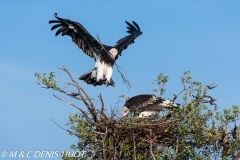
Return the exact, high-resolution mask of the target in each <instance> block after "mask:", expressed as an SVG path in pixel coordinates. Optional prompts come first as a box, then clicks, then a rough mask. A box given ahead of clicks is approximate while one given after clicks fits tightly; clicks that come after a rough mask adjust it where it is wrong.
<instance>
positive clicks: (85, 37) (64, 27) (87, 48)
mask: <svg viewBox="0 0 240 160" xmlns="http://www.w3.org/2000/svg"><path fill="white" fill-rule="evenodd" d="M54 16H55V17H56V19H57V20H51V21H49V23H50V24H51V23H56V24H55V25H54V26H52V28H51V30H54V29H56V28H59V27H60V28H59V29H58V31H57V32H56V34H55V36H57V35H59V34H60V33H62V36H64V35H68V36H70V37H71V38H72V41H73V42H74V43H75V44H76V45H77V46H78V47H79V48H80V49H82V51H83V52H84V53H86V54H87V55H88V56H90V57H94V53H96V54H100V52H101V44H100V43H99V42H98V41H97V40H96V39H95V38H94V37H93V36H92V35H91V34H90V33H89V32H88V31H87V30H86V29H85V28H84V27H83V26H82V25H81V24H80V23H78V22H74V21H71V20H69V19H63V18H60V17H58V16H57V13H55V15H54Z"/></svg>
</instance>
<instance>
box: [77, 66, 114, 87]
mask: <svg viewBox="0 0 240 160" xmlns="http://www.w3.org/2000/svg"><path fill="white" fill-rule="evenodd" d="M93 71H97V68H94V69H92V70H91V71H89V72H87V73H85V74H83V75H81V76H80V77H79V78H78V79H79V80H83V81H84V82H86V83H87V84H90V85H93V86H101V85H103V84H105V83H106V80H103V81H99V82H97V81H96V76H92V72H93ZM108 85H112V86H114V82H113V80H112V79H111V84H108Z"/></svg>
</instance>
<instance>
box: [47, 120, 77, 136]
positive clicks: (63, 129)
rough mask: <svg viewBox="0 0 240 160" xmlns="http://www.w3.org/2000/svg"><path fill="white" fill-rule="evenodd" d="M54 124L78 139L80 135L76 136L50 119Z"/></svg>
mask: <svg viewBox="0 0 240 160" xmlns="http://www.w3.org/2000/svg"><path fill="white" fill-rule="evenodd" d="M49 119H50V120H51V121H52V122H53V123H55V125H57V126H58V127H60V128H61V129H63V130H64V131H67V132H68V133H71V134H73V135H74V136H76V137H78V135H76V134H75V133H73V132H71V131H69V130H67V129H64V128H63V127H61V126H60V125H58V124H57V123H56V122H55V121H54V120H52V119H51V118H49Z"/></svg>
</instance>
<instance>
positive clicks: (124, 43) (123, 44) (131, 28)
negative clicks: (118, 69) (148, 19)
mask: <svg viewBox="0 0 240 160" xmlns="http://www.w3.org/2000/svg"><path fill="white" fill-rule="evenodd" d="M126 23H127V25H128V26H127V29H128V30H127V32H128V33H129V34H130V35H128V36H126V37H123V38H121V39H120V40H118V42H117V44H116V45H115V47H116V48H117V50H118V54H120V55H121V53H122V51H123V50H124V49H126V48H127V47H128V46H129V45H130V44H132V43H134V40H135V39H136V38H137V37H138V36H140V35H141V34H142V32H141V30H140V27H139V26H138V24H137V23H136V22H134V21H133V22H132V23H133V24H131V23H129V22H127V21H126Z"/></svg>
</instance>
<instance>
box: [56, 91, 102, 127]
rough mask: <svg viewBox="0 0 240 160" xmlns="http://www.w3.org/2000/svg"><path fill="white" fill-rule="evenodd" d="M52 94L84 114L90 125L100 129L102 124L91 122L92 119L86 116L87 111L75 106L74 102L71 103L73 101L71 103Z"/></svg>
mask: <svg viewBox="0 0 240 160" xmlns="http://www.w3.org/2000/svg"><path fill="white" fill-rule="evenodd" d="M53 96H54V97H55V98H57V99H59V100H61V101H64V102H65V103H67V104H69V105H71V106H73V107H75V108H77V109H78V110H79V111H80V112H81V113H82V114H83V115H84V117H85V118H86V120H87V121H88V123H90V124H91V125H92V126H97V127H100V128H101V129H102V128H103V127H102V125H100V124H98V123H95V122H93V121H92V120H91V119H90V118H89V117H88V115H87V113H86V112H84V111H83V110H82V109H81V108H79V107H78V106H76V105H75V104H73V103H71V102H69V101H67V100H65V99H63V98H60V97H58V96H56V95H55V94H53Z"/></svg>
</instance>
